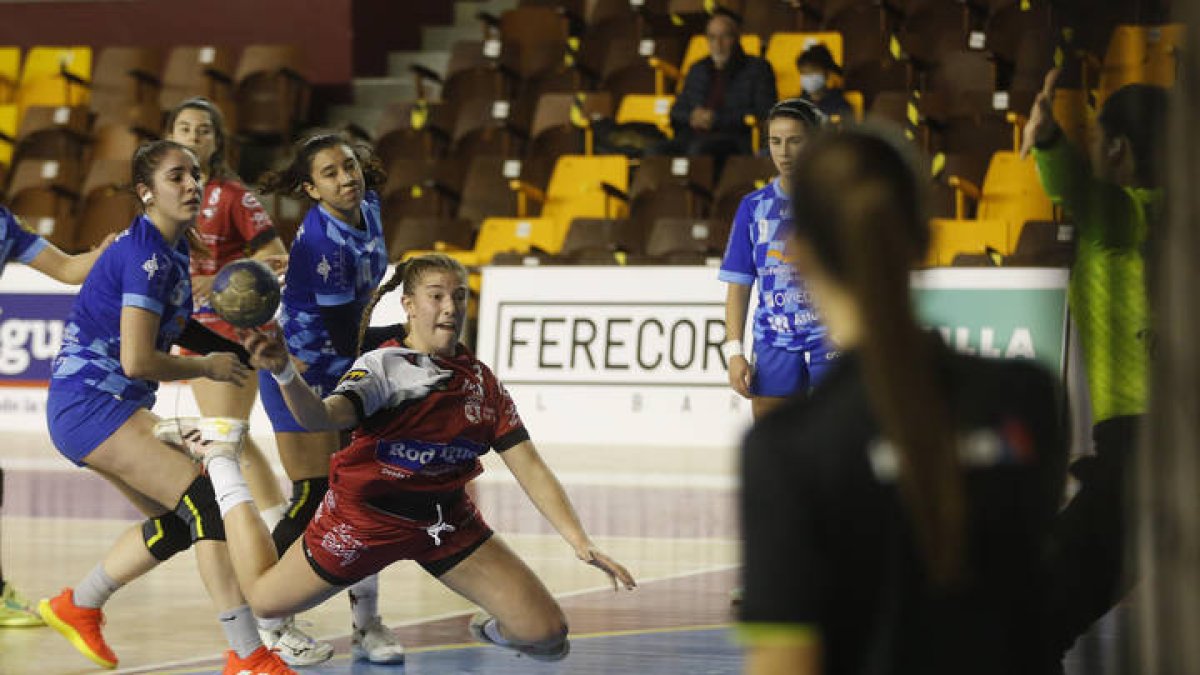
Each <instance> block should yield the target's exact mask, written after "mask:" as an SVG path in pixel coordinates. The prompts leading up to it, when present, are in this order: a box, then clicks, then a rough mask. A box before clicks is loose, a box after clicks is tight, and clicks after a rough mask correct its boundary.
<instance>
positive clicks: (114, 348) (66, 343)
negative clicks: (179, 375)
mask: <svg viewBox="0 0 1200 675" xmlns="http://www.w3.org/2000/svg"><path fill="white" fill-rule="evenodd" d="M125 307H139V308H141V309H144V310H147V311H149V312H153V313H155V314H157V315H159V316H160V317H161V319H160V320H159V323H158V335H157V336H156V337H155V340H154V348H155V349H157V350H159V351H162V352H167V351H170V349H171V345H173V344H174V343H175V340H177V339H178V338H179V334H180V333H182V332H183V327H184V325H185V324H186V323H187V320H188V317H190V316H191V314H192V281H191V275H190V273H189V270H188V245H187V238H186V237H180V238H179V242H178V243H177V244H176V245H175V246H174V247H172V246H171V245H170V244H168V243H167V240H166V239H164V238H163V236H162V233H161V232H159V231H158V228H157V227H155V226H154V223H152V222H150V219H149V218H146V217H145V216H138V217H137V218H136V219H135V220H134V221H133V223H132V224H131V225H130V226H129V227H128V228H127V229H126V230H125V231H124V232H122V233H121V234H120V235H118V236H117V238H116V239H115V240H114V241H113V243H112V245H111V246H109V247H108V248H107V249H105V251H104V253H102V254H100V259H99V260H97V261H96V264H95V266H94V267H93V268H92V273H91V274H89V275H88V278H87V280H86V281H84V282H83V286H82V287H81V288H80V289H79V295H78V296H77V297H76V298H75V305H74V307H72V308H71V314H70V315H69V316H68V318H67V326H66V328H65V329H64V331H63V346H62V349H61V350H60V351H59V352H58V357H57V358H55V359H54V366H53V372H52V375H51V377H52V378H53V379H52V382H51V386H53V387H59V386H70V387H77V388H88V389H96V390H99V391H102V392H105V393H108V394H112V395H113V396H116V397H117V398H120V399H122V400H126V401H137V402H141V403H144V404H145V405H152V404H153V402H154V392H155V391H156V390H157V389H158V383H157V382H153V381H151V380H139V379H133V378H131V377H129V376H128V375H126V374H125V371H124V370H123V369H122V368H121V310H122V309H123V308H125Z"/></svg>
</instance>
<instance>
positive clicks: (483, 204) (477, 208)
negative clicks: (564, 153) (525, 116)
mask: <svg viewBox="0 0 1200 675" xmlns="http://www.w3.org/2000/svg"><path fill="white" fill-rule="evenodd" d="M554 159H555V158H554V157H547V158H537V160H519V159H512V158H509V157H498V156H486V155H485V156H478V157H474V158H472V159H471V163H470V166H469V167H468V168H467V177H466V180H465V181H464V182H463V200H462V204H461V205H460V206H459V210H458V217H459V218H464V219H466V220H469V221H471V222H473V223H475V225H476V227H478V226H479V225H480V224H481V223H483V221H484V219H485V218H489V217H492V216H500V217H509V218H511V217H515V216H516V215H517V194H516V192H514V191H513V189H512V187H511V182H512V181H521V182H523V183H525V184H527V185H530V186H531V187H533V188H535V189H537V190H541V191H544V190H545V189H546V184H547V183H548V182H549V180H550V173H551V171H553V164H552V162H553V161H554ZM527 213H528V215H532V216H536V215H538V214H540V213H541V204H540V203H537V202H534V201H532V200H531V201H530V202H529V204H528V205H527Z"/></svg>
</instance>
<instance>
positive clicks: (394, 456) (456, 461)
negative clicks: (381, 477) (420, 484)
mask: <svg viewBox="0 0 1200 675" xmlns="http://www.w3.org/2000/svg"><path fill="white" fill-rule="evenodd" d="M485 452H487V446H484V445H483V444H480V443H476V442H474V441H470V440H467V439H465V438H456V439H454V440H453V441H451V442H449V443H429V442H426V441H408V440H405V441H380V442H379V443H378V444H377V445H376V446H375V459H377V460H378V461H379V462H381V463H383V464H385V465H387V466H392V467H397V468H399V469H401V470H404V471H408V472H412V473H416V472H418V471H423V470H425V469H426V468H427V467H436V466H447V465H449V466H459V465H463V464H470V463H473V462H474V461H475V459H476V458H477V457H478V456H479V455H482V454H483V453H485ZM386 468H387V467H386V466H385V467H384V470H386Z"/></svg>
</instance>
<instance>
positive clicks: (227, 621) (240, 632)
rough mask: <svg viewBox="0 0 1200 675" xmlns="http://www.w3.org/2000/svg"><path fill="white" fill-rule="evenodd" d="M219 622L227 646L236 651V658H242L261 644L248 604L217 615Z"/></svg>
mask: <svg viewBox="0 0 1200 675" xmlns="http://www.w3.org/2000/svg"><path fill="white" fill-rule="evenodd" d="M217 620H218V621H220V622H221V630H223V631H225V640H226V641H227V642H229V648H230V649H232V650H233V651H235V652H237V655H238V658H240V659H244V658H246V657H247V656H250V655H251V654H253V653H254V650H256V649H258V648H259V647H261V646H262V640H260V639H259V637H258V630H257V627H256V626H255V624H254V615H253V614H251V613H250V607H249V606H248V605H242V606H241V607H234V608H233V609H231V610H229V611H227V612H221V613H220V614H218V615H217Z"/></svg>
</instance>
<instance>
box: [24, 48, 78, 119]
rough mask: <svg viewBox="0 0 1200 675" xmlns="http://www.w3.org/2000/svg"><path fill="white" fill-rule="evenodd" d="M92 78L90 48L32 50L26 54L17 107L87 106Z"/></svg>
mask: <svg viewBox="0 0 1200 675" xmlns="http://www.w3.org/2000/svg"><path fill="white" fill-rule="evenodd" d="M91 77H92V50H91V48H90V47H34V48H32V49H30V50H29V52H28V53H27V54H26V55H25V68H24V70H22V71H21V83H20V85H19V86H18V88H17V105H19V106H20V107H21V109H22V110H24V109H25V108H26V107H28V106H31V105H51V106H59V105H67V106H75V105H87V104H88V102H89V101H90V100H91V94H90V91H89V90H88V85H89V84H90V82H91Z"/></svg>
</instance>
